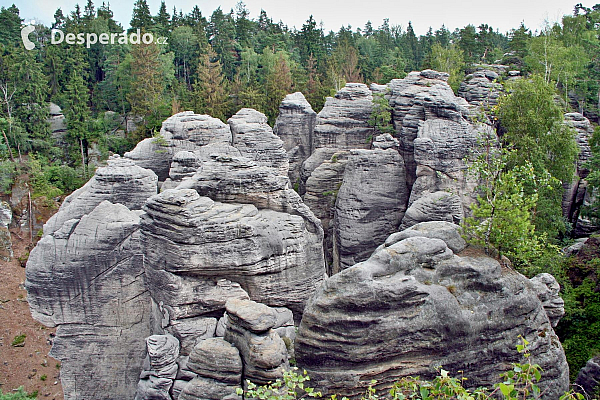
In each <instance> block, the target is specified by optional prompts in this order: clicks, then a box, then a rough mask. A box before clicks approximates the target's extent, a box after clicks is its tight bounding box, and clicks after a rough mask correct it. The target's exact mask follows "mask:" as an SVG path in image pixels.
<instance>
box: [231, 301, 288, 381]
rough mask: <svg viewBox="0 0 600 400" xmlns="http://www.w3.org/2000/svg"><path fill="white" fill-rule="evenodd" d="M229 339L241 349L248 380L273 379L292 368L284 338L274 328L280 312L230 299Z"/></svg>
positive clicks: (250, 302)
mask: <svg viewBox="0 0 600 400" xmlns="http://www.w3.org/2000/svg"><path fill="white" fill-rule="evenodd" d="M225 307H226V309H227V315H228V322H227V328H226V329H225V340H226V341H228V342H230V343H232V344H233V345H235V347H237V348H238V349H239V351H240V355H241V356H242V362H243V365H244V368H243V370H244V379H247V380H250V381H252V382H255V383H258V384H267V383H268V382H273V381H275V380H276V379H277V378H280V377H281V376H282V375H283V371H284V370H285V369H287V368H289V364H288V359H287V349H286V346H285V343H284V341H283V340H282V339H281V337H280V336H279V334H277V333H276V332H275V331H274V330H273V329H272V328H274V327H275V326H276V325H277V322H278V321H277V315H278V314H277V312H276V311H275V310H274V309H272V308H271V307H267V306H265V305H264V304H258V303H256V302H253V301H249V300H229V301H228V302H227V304H226V305H225Z"/></svg>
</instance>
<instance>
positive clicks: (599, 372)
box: [575, 356, 600, 397]
mask: <svg viewBox="0 0 600 400" xmlns="http://www.w3.org/2000/svg"><path fill="white" fill-rule="evenodd" d="M575 385H578V386H579V387H580V388H581V389H583V391H584V392H585V393H586V394H587V395H588V396H590V397H591V396H593V395H594V394H597V390H598V387H599V386H600V356H596V357H594V358H591V359H590V360H589V361H588V362H587V363H586V364H585V367H583V368H582V369H581V371H579V374H578V375H577V379H576V380H575Z"/></svg>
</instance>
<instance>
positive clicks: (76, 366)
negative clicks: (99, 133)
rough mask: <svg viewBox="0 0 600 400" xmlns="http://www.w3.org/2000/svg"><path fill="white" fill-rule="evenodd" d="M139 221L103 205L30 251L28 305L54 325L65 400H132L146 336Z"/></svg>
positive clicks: (147, 314)
mask: <svg viewBox="0 0 600 400" xmlns="http://www.w3.org/2000/svg"><path fill="white" fill-rule="evenodd" d="M136 168H137V167H136ZM117 187H118V186H117ZM63 207H64V206H63ZM62 212H63V210H62V209H61V210H60V211H59V213H62ZM139 214H140V212H139V211H130V210H128V209H127V208H126V207H125V206H124V205H121V204H112V203H110V202H108V201H103V202H102V203H100V204H99V205H98V206H97V207H95V208H94V209H92V210H91V212H89V214H87V215H84V216H82V217H81V219H72V220H69V221H66V222H65V223H64V224H63V225H62V227H61V228H60V229H55V230H54V231H53V232H52V233H46V234H45V235H44V237H43V238H42V239H41V240H40V241H39V242H38V244H37V246H36V247H35V248H34V249H33V250H32V251H31V255H30V256H29V260H28V262H27V268H26V276H27V280H26V282H25V287H26V289H27V293H28V302H29V306H30V309H31V313H32V315H33V317H34V318H35V319H36V320H38V321H39V322H41V323H43V324H45V325H47V326H57V325H58V326H59V327H58V329H57V332H56V338H55V339H54V343H53V346H52V350H51V353H50V354H51V355H52V356H53V357H54V358H56V359H58V360H60V361H61V382H62V386H63V390H64V393H65V399H106V398H133V395H134V393H135V390H136V384H137V382H138V378H139V374H140V370H141V360H142V359H143V357H144V353H145V351H146V350H145V347H146V346H145V343H144V338H145V337H146V336H148V335H150V321H149V320H150V298H149V295H148V291H147V288H146V286H145V282H144V278H143V273H144V267H143V255H142V251H141V242H140V235H139ZM90 376H93V377H94V379H90ZM109 387H110V388H111V389H110V392H107V390H106V388H109Z"/></svg>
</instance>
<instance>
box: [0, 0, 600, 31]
mask: <svg viewBox="0 0 600 400" xmlns="http://www.w3.org/2000/svg"><path fill="white" fill-rule="evenodd" d="M147 1H148V5H149V6H150V12H151V13H152V14H153V15H155V14H156V13H157V12H158V8H159V6H160V0H147ZM238 1H239V0H166V1H165V3H166V5H167V9H168V10H169V13H171V12H172V10H173V6H176V7H177V10H178V11H179V10H182V11H183V13H184V14H186V13H188V12H190V11H191V9H192V8H193V7H194V5H196V4H197V5H198V7H200V10H201V11H202V14H203V15H204V16H205V17H210V15H211V14H212V12H213V11H214V10H215V9H216V8H217V7H219V6H220V7H221V9H222V10H223V11H224V12H229V10H231V9H232V8H235V5H236V3H237V2H238ZM598 1H600V0H598ZM86 2H87V0H0V6H3V7H9V6H10V5H11V4H13V3H14V4H15V5H16V6H17V7H18V8H19V10H20V11H21V13H20V15H21V18H24V19H25V21H26V22H29V21H30V20H31V19H35V20H36V21H38V22H41V23H43V24H44V25H46V26H49V25H50V24H51V23H52V21H53V20H54V18H53V16H54V12H55V11H56V9H57V8H58V7H60V8H61V9H62V11H63V13H64V14H65V15H66V14H67V13H68V12H70V11H72V10H73V9H74V7H75V4H76V3H79V5H80V6H81V8H82V10H83V7H84V6H85V4H86ZM134 2H135V1H134V0H129V1H127V0H119V1H117V0H112V1H111V2H110V8H111V9H112V10H113V12H114V14H115V19H116V20H117V21H119V22H120V23H121V25H123V27H124V28H127V27H128V26H129V21H130V20H131V13H132V9H133V4H134ZM579 2H582V1H579V0H570V1H569V0H519V1H515V0H496V1H487V2H485V1H481V0H477V1H475V0H461V1H448V0H431V1H425V2H423V3H421V2H419V1H415V0H411V1H405V0H391V1H390V0H385V1H384V0H295V1H294V0H244V3H245V4H246V7H247V9H248V10H249V11H250V16H251V18H257V17H258V15H259V13H260V10H261V9H264V10H265V11H266V12H267V15H268V16H269V17H270V18H272V19H273V20H274V21H275V22H279V21H280V20H281V21H283V23H284V24H286V25H287V26H288V27H290V28H292V27H296V28H297V29H301V28H302V24H303V23H304V22H305V21H306V20H307V19H308V17H309V16H310V15H313V17H314V19H315V20H316V21H317V23H320V22H322V23H323V27H324V29H325V31H326V32H328V31H329V30H334V31H338V30H339V29H340V27H341V26H348V25H350V26H352V29H353V30H355V29H356V28H357V27H360V28H362V27H364V25H365V23H366V22H367V21H371V23H372V25H373V27H374V28H377V27H379V26H380V25H381V24H382V22H383V20H384V18H389V20H390V25H400V26H402V27H403V28H406V26H407V25H408V22H409V21H411V22H412V25H413V28H414V30H415V33H416V34H417V35H423V34H425V33H426V32H427V30H428V29H429V27H430V26H431V27H432V28H433V30H434V31H435V30H436V29H438V28H440V27H441V26H442V24H444V25H445V26H446V28H448V29H449V30H450V31H452V30H454V28H462V27H464V26H465V25H467V24H473V25H475V26H478V25H480V24H482V23H485V24H488V25H490V26H492V27H493V28H494V29H498V30H499V31H500V32H501V33H506V32H508V31H510V29H512V28H518V27H519V24H520V23H521V22H524V23H525V25H526V26H527V27H528V28H530V29H531V30H532V31H535V30H539V29H541V27H542V26H543V25H544V21H546V20H548V21H550V22H551V23H552V22H556V21H560V19H561V17H562V16H563V15H564V14H571V13H572V12H573V7H574V5H575V4H576V3H579ZM486 3H487V5H486ZM582 3H583V5H584V6H586V7H590V8H591V7H592V6H593V5H594V4H596V3H595V2H582ZM94 4H95V5H96V6H99V5H101V4H102V1H101V0H95V1H94Z"/></svg>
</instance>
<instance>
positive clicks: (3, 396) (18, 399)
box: [0, 386, 38, 400]
mask: <svg viewBox="0 0 600 400" xmlns="http://www.w3.org/2000/svg"><path fill="white" fill-rule="evenodd" d="M37 394H38V393H37V391H35V392H33V393H30V394H28V393H27V392H26V391H25V389H23V386H21V387H20V388H18V389H17V390H13V392H12V393H2V390H1V389H0V400H30V399H37Z"/></svg>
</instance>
